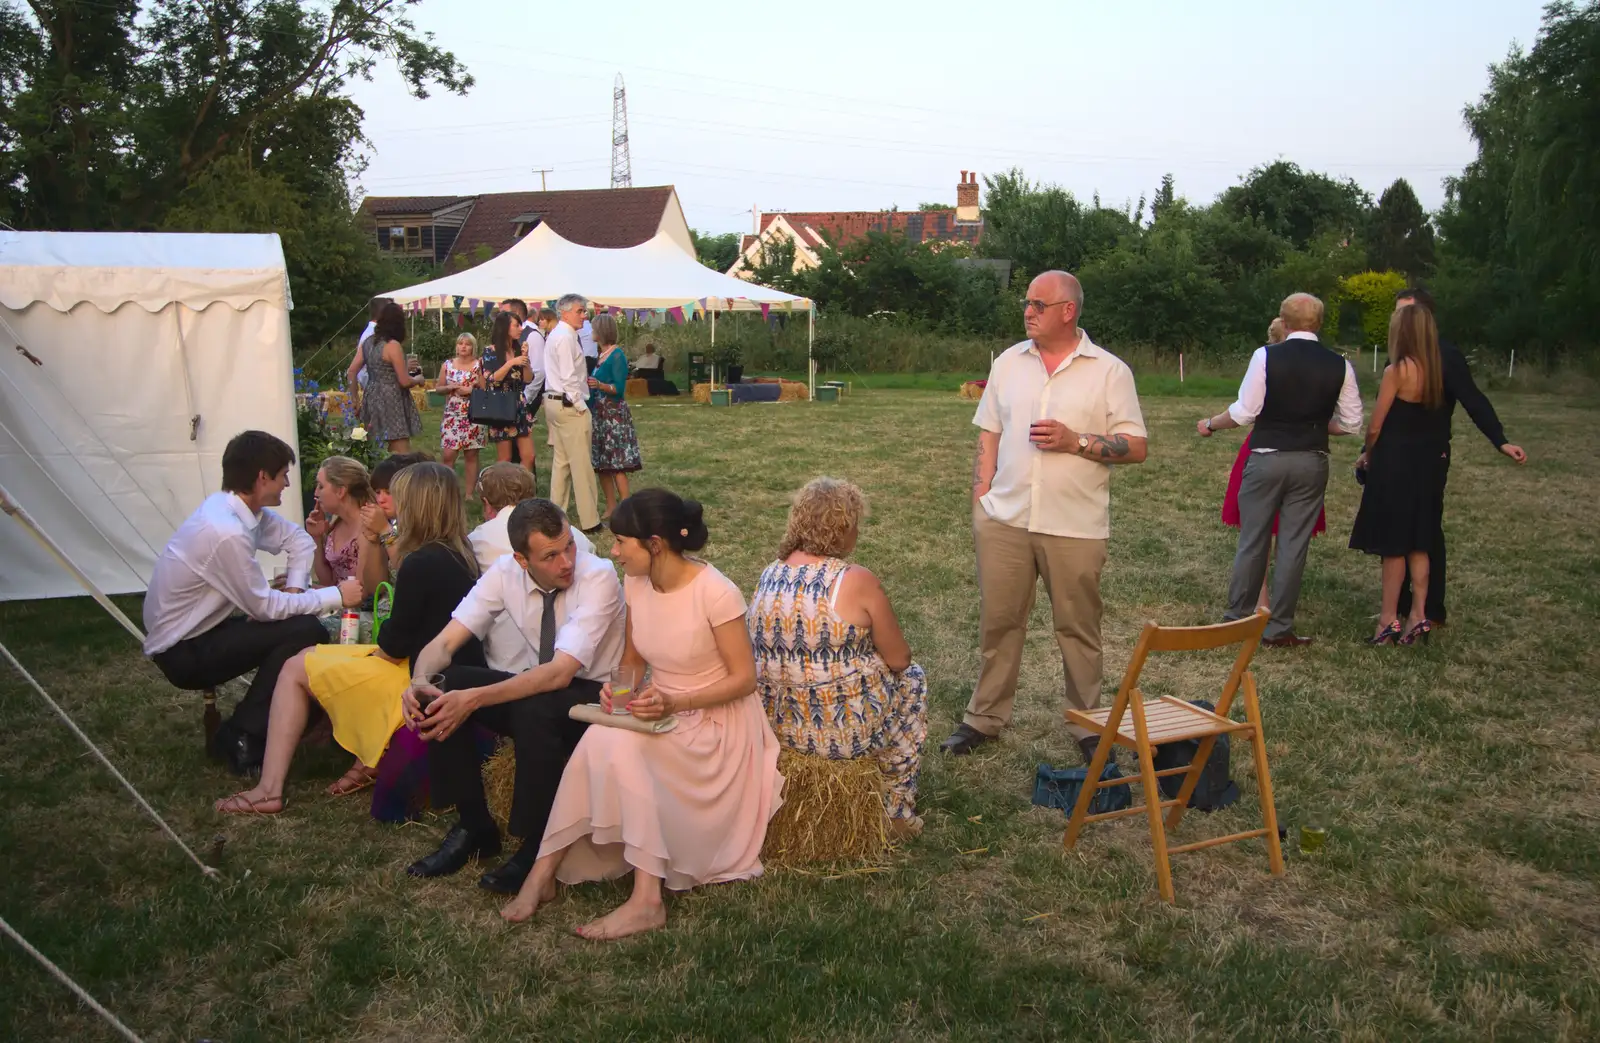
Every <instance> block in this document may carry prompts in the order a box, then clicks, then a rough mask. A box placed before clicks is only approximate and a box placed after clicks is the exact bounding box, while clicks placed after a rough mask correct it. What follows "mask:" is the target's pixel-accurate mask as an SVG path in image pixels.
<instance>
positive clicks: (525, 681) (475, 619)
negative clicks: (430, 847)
mask: <svg viewBox="0 0 1600 1043" xmlns="http://www.w3.org/2000/svg"><path fill="white" fill-rule="evenodd" d="M506 530H507V534H508V535H509V537H510V540H511V546H512V548H513V552H512V553H511V554H509V555H507V556H505V557H502V558H500V559H499V560H497V561H496V562H495V563H494V564H493V565H492V566H491V567H490V568H489V570H488V571H486V572H485V573H484V574H483V576H482V578H480V579H479V580H478V583H477V585H476V586H474V587H473V588H472V592H471V593H469V594H468V595H467V596H466V598H464V599H463V600H462V602H461V604H460V606H459V607H457V609H456V611H455V615H454V617H453V618H452V619H451V621H450V623H449V625H448V626H446V627H445V628H444V630H443V631H442V632H441V633H440V634H439V636H438V637H436V638H434V639H433V641H432V642H431V643H429V645H428V647H427V648H425V649H423V650H422V653H421V654H420V655H418V656H417V659H416V662H415V663H413V664H412V686H411V687H410V688H409V689H407V690H406V693H405V696H404V698H403V702H404V710H405V716H406V720H407V721H408V722H411V724H412V726H413V727H415V728H417V729H418V731H419V733H420V734H421V736H422V737H423V738H424V739H426V740H428V742H429V744H430V746H431V749H430V751H429V758H428V767H429V771H430V773H431V775H432V781H433V791H434V798H435V803H436V804H438V805H439V806H441V807H443V806H446V805H449V804H454V805H455V806H456V810H457V811H458V812H459V813H460V821H459V822H458V823H457V824H456V825H455V826H454V827H453V828H452V829H451V830H450V832H449V833H447V834H446V835H445V838H444V843H442V844H441V845H440V846H439V850H437V851H435V852H434V853H433V854H431V855H429V856H427V857H426V858H422V859H419V860H418V861H416V862H413V863H412V864H411V866H410V867H409V868H408V869H407V870H406V871H407V872H408V873H410V874H411V875H412V876H423V877H429V876H445V875H448V874H450V873H454V872H457V871H459V870H460V869H462V868H463V867H465V866H466V864H467V863H468V862H470V861H472V860H473V859H475V858H492V857H493V856H495V855H497V854H499V853H500V829H499V827H498V826H496V825H495V821H494V817H493V815H492V814H491V813H490V811H489V805H488V801H487V799H486V798H485V796H484V789H483V776H482V774H481V773H480V772H479V765H478V755H477V750H476V746H475V743H474V741H473V738H472V735H471V729H467V728H463V727H462V725H464V724H466V723H467V722H468V721H469V720H471V721H476V722H477V723H479V724H483V725H485V726H486V727H488V728H490V729H492V730H494V731H496V732H498V733H499V734H501V735H509V736H510V737H511V741H512V745H513V747H514V749H515V753H516V783H515V787H514V790H513V793H512V799H511V819H510V832H511V833H512V835H514V836H518V837H521V838H522V840H523V843H522V846H521V847H520V848H519V849H518V850H517V852H516V854H514V855H512V856H511V857H510V858H508V859H506V861H505V863H504V864H503V865H501V866H500V867H499V868H497V869H494V870H492V871H490V872H488V873H486V874H484V876H483V878H482V879H481V880H479V881H478V886H480V887H482V888H484V889H485V890H489V891H494V892H497V893H500V894H516V893H517V891H518V889H520V888H521V886H522V881H523V880H524V879H525V878H526V877H527V875H528V871H529V869H531V868H532V867H533V861H534V857H535V856H536V855H537V854H538V853H539V841H540V840H541V839H543V837H544V829H545V821H546V820H547V819H548V818H549V817H550V805H551V804H552V803H553V802H554V801H555V797H556V788H557V787H558V786H559V785H560V783H561V773H562V770H563V769H564V768H565V767H566V764H567V760H568V758H570V757H571V756H572V751H573V750H574V749H575V748H576V747H577V745H578V740H579V739H581V738H583V733H584V729H585V728H587V725H586V724H584V723H583V722H582V721H576V720H573V719H571V718H569V717H568V716H567V711H568V710H569V709H570V708H571V707H573V706H577V705H579V704H582V703H592V702H597V701H598V700H599V698H600V689H601V686H602V684H603V682H604V681H605V680H606V679H608V678H610V676H611V674H612V672H613V671H614V670H616V667H617V662H618V660H620V659H621V658H622V645H623V627H624V611H625V610H624V607H623V602H622V584H621V583H620V582H619V581H618V580H617V573H616V570H615V569H614V568H612V566H611V564H610V562H607V561H604V560H602V559H600V558H597V557H595V555H593V554H591V553H589V552H587V551H583V550H580V549H579V548H578V545H577V543H576V542H574V540H573V533H572V527H571V525H569V524H568V523H567V516H566V515H565V514H564V513H563V512H562V510H561V508H559V507H557V506H556V505H555V504H553V503H551V502H550V501H549V500H538V499H531V500H524V501H522V502H521V503H519V504H517V506H516V507H515V508H514V509H513V510H512V511H511V517H510V519H509V521H508V522H507V524H506ZM503 615H504V616H509V617H510V618H511V620H512V621H513V622H514V623H515V624H516V627H517V630H518V632H519V633H520V635H521V638H522V643H523V646H524V647H523V648H522V650H521V652H520V654H515V655H513V656H512V660H511V662H510V663H509V664H507V666H508V669H506V670H489V669H484V668H481V667H468V666H450V665H449V664H450V660H451V657H452V656H454V654H455V652H456V649H458V648H460V647H461V646H462V645H464V644H466V643H467V641H469V640H470V639H471V638H473V637H477V638H480V639H481V638H484V637H486V636H487V635H488V634H489V633H490V630H491V628H492V626H493V624H494V621H495V620H496V619H497V618H499V617H500V616H503ZM435 672H442V674H443V681H442V683H439V684H437V685H433V684H428V683H426V682H425V680H424V679H425V678H427V677H428V675H429V674H433V673H435Z"/></svg>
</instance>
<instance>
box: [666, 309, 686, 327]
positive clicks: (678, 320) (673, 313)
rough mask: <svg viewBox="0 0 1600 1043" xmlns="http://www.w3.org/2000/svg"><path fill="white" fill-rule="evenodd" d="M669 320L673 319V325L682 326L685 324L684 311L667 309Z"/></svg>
mask: <svg viewBox="0 0 1600 1043" xmlns="http://www.w3.org/2000/svg"><path fill="white" fill-rule="evenodd" d="M667 318H669V319H671V320H672V321H673V323H674V324H676V325H682V324H683V309H682V308H668V309H667Z"/></svg>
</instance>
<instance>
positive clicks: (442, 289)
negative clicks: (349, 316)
mask: <svg viewBox="0 0 1600 1043" xmlns="http://www.w3.org/2000/svg"><path fill="white" fill-rule="evenodd" d="M567 293H581V294H583V295H584V296H585V297H587V298H589V300H591V301H594V302H595V303H596V304H606V305H610V306H612V307H615V308H676V307H680V306H682V305H684V304H688V303H689V302H691V301H692V302H694V303H695V304H697V305H698V304H699V303H700V302H701V301H704V302H706V303H705V307H707V308H711V309H717V310H723V311H755V310H758V309H760V307H761V306H762V305H763V304H765V305H767V306H768V307H769V308H777V309H779V310H789V311H808V310H810V308H811V302H810V301H809V300H807V299H806V298H804V297H796V296H795V295H794V294H791V293H784V292H782V291H781V290H773V289H769V288H768V287H765V286H758V285H756V284H755V283H752V282H745V281H744V280H743V279H736V278H734V277H733V276H731V275H724V274H722V273H721V272H716V271H712V270H711V269H710V268H707V267H706V266H705V265H703V264H701V263H700V262H699V261H696V260H695V259H694V258H693V257H690V256H688V255H687V254H685V253H684V252H683V249H682V248H681V247H680V246H679V245H678V244H677V243H675V242H673V241H672V239H671V238H669V237H668V236H666V235H665V234H658V235H656V237H655V238H653V239H650V240H649V241H647V242H643V243H640V244H639V245H638V246H629V247H626V248H624V249H620V250H607V249H603V248H600V247H594V246H580V245H578V244H577V243H574V242H572V241H570V240H568V239H563V238H562V237H561V236H559V235H557V234H556V232H555V230H554V229H552V228H551V227H550V226H549V225H540V226H539V227H537V228H535V229H534V230H533V231H531V232H529V233H528V234H527V235H526V236H524V237H523V238H522V239H521V240H520V241H519V242H518V243H517V244H516V245H515V246H513V247H512V248H511V249H509V250H507V251H506V252H505V253H503V254H500V255H499V256H498V257H493V258H490V259H489V260H487V261H485V262H483V263H482V264H480V265H478V266H476V267H474V268H468V269H467V270H466V271H463V272H456V273H454V274H453V275H445V276H442V277H440V278H438V279H432V280H430V281H428V282H424V283H418V284H416V285H415V286H407V287H404V288H402V289H398V290H391V291H389V292H388V293H384V294H381V295H380V296H384V297H389V298H392V299H393V300H394V301H395V302H396V303H397V304H401V305H406V304H413V303H416V302H422V303H423V304H424V306H425V307H429V308H432V307H449V306H452V305H453V304H454V301H453V300H452V298H454V297H461V298H463V299H466V300H478V301H490V302H495V301H502V300H505V299H506V298H508V297H520V298H522V299H523V300H526V301H530V302H532V301H547V300H553V299H555V298H557V297H560V296H562V295H563V294H567Z"/></svg>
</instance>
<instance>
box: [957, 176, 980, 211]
mask: <svg viewBox="0 0 1600 1043" xmlns="http://www.w3.org/2000/svg"><path fill="white" fill-rule="evenodd" d="M956 220H957V221H970V222H972V223H974V224H976V223H977V222H978V221H979V220H981V218H980V216H979V212H978V172H977V171H976V170H963V171H962V172H961V183H960V184H958V185H957V186H956Z"/></svg>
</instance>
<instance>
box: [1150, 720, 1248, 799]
mask: <svg viewBox="0 0 1600 1043" xmlns="http://www.w3.org/2000/svg"><path fill="white" fill-rule="evenodd" d="M1190 702H1191V703H1193V704H1194V705H1195V706H1198V707H1200V708H1201V709H1202V710H1210V711H1212V712H1215V711H1216V709H1217V708H1216V707H1215V706H1213V705H1212V704H1210V703H1208V702H1206V701H1205V700H1204V699H1191V700H1190ZM1228 746H1229V744H1228V736H1226V735H1219V736H1217V741H1216V742H1215V743H1213V744H1212V746H1211V756H1209V757H1207V758H1206V766H1205V767H1204V768H1201V769H1200V780H1199V781H1198V782H1196V783H1195V786H1194V792H1193V793H1191V794H1189V806H1190V807H1191V808H1194V809H1195V810H1196V811H1216V810H1217V809H1218V808H1225V807H1227V806H1228V805H1229V804H1232V803H1233V802H1234V801H1236V800H1238V799H1239V787H1238V786H1237V785H1235V784H1234V781H1233V779H1231V778H1229V777H1228V759H1229V752H1228ZM1199 752H1200V740H1199V739H1179V740H1176V741H1174V742H1164V743H1162V744H1161V745H1160V746H1157V747H1156V749H1155V757H1154V758H1153V759H1154V760H1155V767H1156V770H1157V771H1165V770H1166V769H1168V768H1182V767H1184V766H1186V765H1189V764H1193V763H1194V757H1195V754H1197V753H1199ZM1157 781H1158V782H1159V783H1160V785H1161V799H1163V800H1171V799H1172V798H1174V797H1176V796H1177V795H1178V790H1180V789H1182V788H1183V776H1182V775H1181V774H1180V775H1166V776H1163V777H1162V778H1161V779H1159V780H1157Z"/></svg>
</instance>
